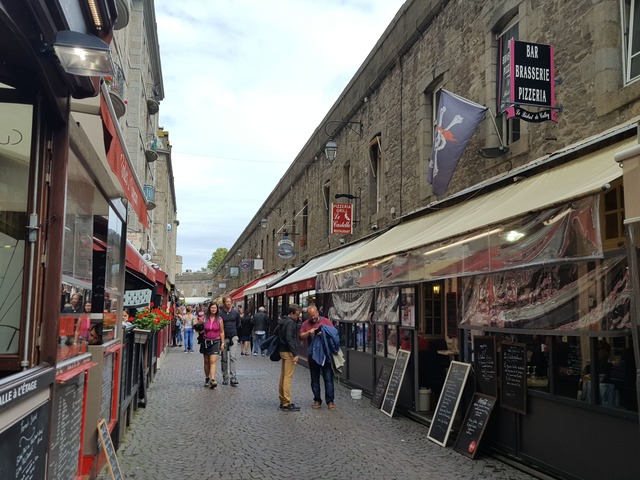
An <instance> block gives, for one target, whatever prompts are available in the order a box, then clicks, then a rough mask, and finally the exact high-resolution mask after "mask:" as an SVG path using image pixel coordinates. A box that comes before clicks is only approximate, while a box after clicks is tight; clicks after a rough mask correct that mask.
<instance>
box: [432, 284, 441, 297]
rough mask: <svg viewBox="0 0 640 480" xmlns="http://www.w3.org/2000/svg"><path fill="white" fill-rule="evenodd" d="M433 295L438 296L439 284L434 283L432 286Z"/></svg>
mask: <svg viewBox="0 0 640 480" xmlns="http://www.w3.org/2000/svg"><path fill="white" fill-rule="evenodd" d="M433 294H434V295H440V284H439V283H434V284H433Z"/></svg>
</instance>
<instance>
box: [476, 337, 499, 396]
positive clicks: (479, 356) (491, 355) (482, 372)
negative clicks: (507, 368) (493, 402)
mask: <svg viewBox="0 0 640 480" xmlns="http://www.w3.org/2000/svg"><path fill="white" fill-rule="evenodd" d="M473 355H474V357H473V362H474V368H475V372H476V390H477V391H478V392H480V393H484V394H485V395H491V396H492V397H497V396H498V372H497V370H498V362H497V357H496V338H495V337H474V338H473Z"/></svg>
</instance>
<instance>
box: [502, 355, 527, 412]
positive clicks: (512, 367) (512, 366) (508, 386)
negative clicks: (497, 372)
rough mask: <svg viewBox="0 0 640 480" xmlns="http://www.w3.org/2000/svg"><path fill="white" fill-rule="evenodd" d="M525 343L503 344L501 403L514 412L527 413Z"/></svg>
mask: <svg viewBox="0 0 640 480" xmlns="http://www.w3.org/2000/svg"><path fill="white" fill-rule="evenodd" d="M526 348H527V347H526V345H525V344H523V343H503V344H502V377H501V382H500V387H501V396H500V405H501V406H502V407H504V408H507V409H509V410H513V411H514V412H518V413H522V414H523V415H526V413H527V354H526V352H527V350H526Z"/></svg>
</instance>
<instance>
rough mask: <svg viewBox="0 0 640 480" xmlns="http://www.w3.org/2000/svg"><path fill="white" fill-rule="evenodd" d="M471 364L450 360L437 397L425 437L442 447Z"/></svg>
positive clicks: (449, 430)
mask: <svg viewBox="0 0 640 480" xmlns="http://www.w3.org/2000/svg"><path fill="white" fill-rule="evenodd" d="M470 370H471V364H469V363H462V362H456V361H453V362H451V365H450V366H449V371H448V372H447V378H446V379H445V381H444V387H443V388H442V393H441V394H440V398H439V399H438V405H437V406H436V411H435V413H434V414H433V420H432V421H431V426H430V427H429V433H428V434H427V438H428V439H429V440H432V441H433V442H435V443H437V444H438V445H440V446H442V447H446V446H447V439H448V438H449V433H450V432H451V424H452V423H453V419H454V418H455V416H456V412H457V411H458V405H459V404H460V398H461V397H462V389H463V388H464V384H465V383H466V382H467V377H468V376H469V371H470Z"/></svg>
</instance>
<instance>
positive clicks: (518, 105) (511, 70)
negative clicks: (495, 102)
mask: <svg viewBox="0 0 640 480" xmlns="http://www.w3.org/2000/svg"><path fill="white" fill-rule="evenodd" d="M553 56H554V50H553V45H543V44H539V43H530V42H520V41H517V40H514V39H513V38H512V39H510V40H509V54H508V55H503V56H502V58H503V66H502V67H503V68H502V69H501V70H500V71H501V73H502V75H503V76H504V78H503V79H502V81H501V82H500V85H502V87H503V88H504V89H505V91H503V92H501V95H500V97H501V98H503V99H504V100H506V97H507V96H508V99H509V100H508V105H504V107H506V108H504V111H506V112H507V118H514V117H517V118H520V119H522V120H524V121H527V122H544V121H547V120H551V121H554V122H557V121H558V120H557V118H556V110H557V107H556V99H555V67H554V59H553ZM504 62H509V65H504ZM504 100H503V101H504ZM523 106H532V107H541V108H542V110H538V111H529V110H526V109H525V108H523ZM545 107H546V108H545Z"/></svg>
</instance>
